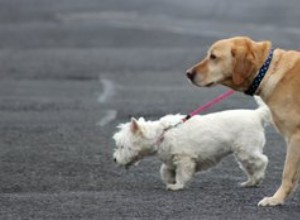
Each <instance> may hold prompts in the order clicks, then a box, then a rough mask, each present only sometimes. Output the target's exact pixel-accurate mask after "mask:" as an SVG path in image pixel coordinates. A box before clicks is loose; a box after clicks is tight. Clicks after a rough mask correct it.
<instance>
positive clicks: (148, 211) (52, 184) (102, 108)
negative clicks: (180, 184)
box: [0, 0, 300, 219]
mask: <svg viewBox="0 0 300 220" xmlns="http://www.w3.org/2000/svg"><path fill="white" fill-rule="evenodd" d="M299 9H300V2H299V1H298V0H289V1H280V0H252V1H246V0H243V1H240V0H227V1H219V0H185V1H182V0H126V1H125V0H0V84H1V85H0V218H1V219H298V218H299V214H300V211H299V210H300V207H299V194H298V193H296V195H294V196H293V198H292V199H290V200H288V202H287V204H286V205H285V206H283V207H280V208H278V207H276V208H270V209H264V208H258V207H257V206H256V204H257V203H258V201H259V200H260V199H262V197H264V196H270V195H272V194H273V193H274V192H275V190H276V189H277V187H278V186H279V184H280V179H281V172H282V168H283V162H284V156H285V146H284V142H283V140H282V138H281V137H280V136H279V135H278V134H277V133H276V131H275V130H274V129H273V128H271V127H268V128H267V131H266V133H267V137H268V142H267V145H266V147H265V152H266V154H267V155H268V157H269V159H270V163H269V167H268V170H267V175H266V179H265V181H264V183H263V184H262V186H261V187H260V188H255V189H243V188H240V187H238V182H241V181H243V179H245V177H244V176H243V173H242V171H240V170H239V168H238V166H237V164H236V163H235V161H234V159H233V157H229V158H227V159H226V160H224V161H223V162H222V164H221V165H220V166H218V167H216V168H214V169H212V170H211V171H210V172H206V173H204V174H201V175H198V176H197V177H195V178H194V179H193V182H192V183H191V184H190V186H189V188H187V189H186V190H184V191H182V192H167V191H166V190H165V188H164V184H162V182H161V180H160V177H159V172H158V171H159V167H160V162H159V161H158V159H156V158H149V159H146V160H145V161H143V162H142V163H141V164H140V166H139V167H135V168H133V169H131V170H129V171H127V172H126V171H125V170H123V169H121V168H118V167H117V166H116V165H115V164H114V163H113V161H112V152H113V148H114V144H113V142H112V139H111V137H112V135H113V133H114V132H115V131H116V126H117V125H118V124H119V123H122V122H126V121H128V120H129V119H130V117H131V116H135V117H139V116H144V117H146V118H147V119H158V118H159V117H161V116H163V115H165V114H169V113H178V112H180V113H183V114H185V113H188V112H190V111H191V110H193V109H195V108H196V107H198V106H199V105H201V104H204V103H205V102H207V101H209V100H210V99H212V98H213V97H215V96H217V95H218V94H220V93H222V92H224V91H225V90H226V88H224V87H221V86H219V87H214V88H209V89H207V88H196V87H194V86H192V85H191V84H190V83H189V82H188V81H187V80H186V77H185V70H186V69H187V68H188V67H190V66H191V65H193V64H194V63H196V62H197V61H198V60H200V59H201V58H202V57H203V56H204V55H205V53H206V50H207V49H208V47H209V45H211V44H212V43H213V42H214V41H215V40H218V39H222V38H228V37H232V36H236V35H247V36H249V37H251V38H253V39H255V40H266V39H267V40H271V41H272V42H273V46H274V47H281V48H285V49H296V50H297V49H298V48H299V43H300V38H299V36H300V28H299V20H300V13H299ZM237 108H252V109H253V108H256V104H255V102H254V101H253V100H252V98H251V97H247V96H245V95H243V94H234V95H233V96H232V97H231V98H230V99H228V100H226V101H223V102H222V103H221V104H218V105H217V106H214V107H213V108H212V109H210V110H209V111H208V112H206V113H209V112H215V111H220V110H226V109H237ZM249 138H251V137H249ZM208 147H209V146H208Z"/></svg>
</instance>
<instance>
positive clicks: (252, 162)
mask: <svg viewBox="0 0 300 220" xmlns="http://www.w3.org/2000/svg"><path fill="white" fill-rule="evenodd" d="M258 104H259V105H260V107H259V108H258V109H256V110H230V111H223V112H218V113H213V114H208V115H204V116H194V117H192V118H191V119H189V120H188V121H186V122H185V123H183V124H179V125H178V126H177V127H174V128H171V129H169V130H166V129H168V128H169V127H170V126H173V125H174V124H176V123H178V122H179V121H180V120H181V119H182V118H183V117H184V116H183V115H167V116H165V117H162V118H161V119H159V120H158V121H145V120H144V119H143V118H140V119H139V120H136V119H132V120H131V122H129V123H126V124H121V125H120V126H119V128H120V131H119V132H117V133H116V134H115V135H114V137H113V138H114V140H115V142H116V145H117V149H116V150H115V152H114V154H113V157H114V160H115V162H117V163H118V164H120V165H124V166H126V167H128V166H130V165H132V164H134V163H136V162H138V161H139V160H141V159H142V158H144V157H145V156H150V155H157V156H158V158H159V159H160V160H161V161H162V162H163V164H162V166H161V169H160V174H161V178H162V180H163V181H164V182H165V184H166V186H167V189H169V190H179V189H183V188H184V186H185V185H186V183H187V182H188V181H189V180H191V178H192V176H193V175H194V173H195V172H197V171H202V170H206V169H208V168H210V167H213V166H215V165H216V164H217V163H218V162H219V161H220V160H221V159H222V158H224V157H226V156H227V155H229V154H233V155H234V156H235V158H236V160H237V161H238V163H239V165H240V167H241V169H242V170H243V171H244V172H245V173H246V174H247V176H248V180H247V181H246V182H243V183H241V185H242V186H248V187H250V186H257V185H259V184H260V183H261V181H262V180H263V178H264V175H265V169H266V167H267V164H268V158H267V157H266V156H265V155H264V154H263V147H264V145H265V135H264V124H265V122H269V121H270V120H271V118H270V117H271V116H270V112H269V109H268V108H267V106H266V105H264V103H262V101H260V100H258Z"/></svg>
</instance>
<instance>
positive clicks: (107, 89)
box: [98, 79, 115, 103]
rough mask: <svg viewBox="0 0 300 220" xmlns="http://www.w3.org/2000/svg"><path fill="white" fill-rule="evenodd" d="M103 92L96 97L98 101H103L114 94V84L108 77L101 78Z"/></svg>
mask: <svg viewBox="0 0 300 220" xmlns="http://www.w3.org/2000/svg"><path fill="white" fill-rule="evenodd" d="M101 83H102V85H103V92H102V94H100V95H99V97H98V102H100V103H104V102H106V101H107V100H108V99H109V98H111V97H112V96H113V95H114V94H115V84H114V83H113V82H112V81H111V80H108V79H101Z"/></svg>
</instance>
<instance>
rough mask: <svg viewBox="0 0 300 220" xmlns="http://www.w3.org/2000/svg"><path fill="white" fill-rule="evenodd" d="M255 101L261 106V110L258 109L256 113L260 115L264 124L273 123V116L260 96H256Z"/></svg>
mask: <svg viewBox="0 0 300 220" xmlns="http://www.w3.org/2000/svg"><path fill="white" fill-rule="evenodd" d="M254 99H255V101H256V103H257V105H258V106H259V108H258V109H256V112H257V113H258V114H259V115H260V118H261V119H262V122H264V123H265V124H270V123H271V122H272V115H271V111H270V109H269V107H268V106H267V105H266V103H265V102H264V101H263V100H262V99H261V98H260V97H259V96H254Z"/></svg>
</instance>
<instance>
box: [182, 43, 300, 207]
mask: <svg viewBox="0 0 300 220" xmlns="http://www.w3.org/2000/svg"><path fill="white" fill-rule="evenodd" d="M186 74H187V77H188V78H189V79H190V80H191V81H192V82H193V83H194V84H195V85H197V86H203V87H210V86H213V85H217V84H222V85H225V86H228V87H230V88H232V89H234V90H237V91H241V92H245V93H246V94H248V95H254V94H255V95H259V96H260V97H261V98H262V99H263V100H264V101H265V103H266V104H267V105H268V106H269V108H270V110H271V112H272V116H273V121H274V124H275V126H276V128H277V129H278V130H279V132H280V133H281V134H283V135H284V136H285V139H286V142H287V154H286V160H285V165H284V170H283V175H282V182H281V185H280V187H279V188H278V190H277V191H276V193H275V194H274V195H273V196H272V197H265V198H264V199H262V200H261V201H260V202H259V203H258V205H259V206H276V205H281V204H283V203H284V201H285V199H286V198H287V197H288V196H289V195H290V194H291V193H292V192H293V191H294V190H295V189H296V188H297V184H298V179H299V173H300V53H299V52H297V51H286V50H282V49H275V50H273V49H272V46H271V42H269V41H261V42H256V41H253V40H252V39H250V38H248V37H234V38H229V39H224V40H220V41H217V42H215V43H214V44H213V45H212V46H211V47H210V49H209V50H208V53H207V56H206V57H205V58H204V59H203V60H202V61H200V62H199V63H197V64H196V65H194V66H193V67H191V68H190V69H188V70H187V73H186Z"/></svg>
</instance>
